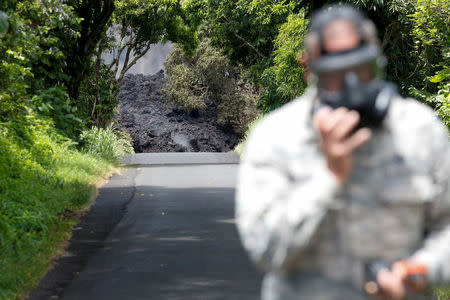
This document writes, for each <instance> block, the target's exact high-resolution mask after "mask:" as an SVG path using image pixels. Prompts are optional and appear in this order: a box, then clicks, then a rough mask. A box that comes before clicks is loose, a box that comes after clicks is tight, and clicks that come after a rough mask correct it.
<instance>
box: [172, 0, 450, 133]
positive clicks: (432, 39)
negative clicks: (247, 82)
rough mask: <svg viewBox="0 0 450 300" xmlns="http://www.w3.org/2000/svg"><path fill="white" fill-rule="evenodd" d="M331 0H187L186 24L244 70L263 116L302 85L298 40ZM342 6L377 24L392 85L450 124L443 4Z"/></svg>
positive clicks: (439, 0)
mask: <svg viewBox="0 0 450 300" xmlns="http://www.w3.org/2000/svg"><path fill="white" fill-rule="evenodd" d="M331 2H335V1H325V0H322V1H312V0H295V1H285V0H236V1H232V0H225V1H215V0H187V1H185V6H186V8H187V10H188V11H189V13H190V14H189V15H190V18H191V19H192V20H193V21H192V22H197V23H199V24H201V26H200V28H202V35H201V37H202V38H207V39H210V40H211V43H212V45H213V46H214V47H216V48H217V49H219V50H220V51H221V53H223V54H224V55H226V56H227V57H228V59H229V60H230V62H231V63H232V64H233V65H236V66H239V67H240V68H241V69H242V72H243V73H245V76H244V77H247V78H251V79H252V84H254V85H255V86H256V87H257V90H259V95H258V99H257V106H258V108H259V109H260V111H261V112H263V113H266V112H269V111H271V110H273V109H275V108H277V107H279V106H281V105H283V104H284V103H286V102H288V101H291V100H292V99H293V98H295V97H296V96H298V95H301V94H302V93H303V91H304V89H305V88H306V82H305V76H304V72H305V68H304V66H302V51H303V44H302V43H303V37H304V34H305V32H306V27H307V24H308V19H309V16H310V15H311V14H312V13H313V12H314V10H316V9H318V8H320V7H322V6H323V5H324V4H326V3H331ZM344 2H350V3H352V4H355V5H356V6H358V7H360V8H361V9H362V10H364V11H365V12H366V14H367V15H368V16H369V17H370V18H371V19H372V20H373V21H374V22H375V23H376V25H377V27H378V29H379V38H380V41H381V47H382V48H383V51H384V53H385V55H386V57H387V60H388V67H387V70H386V71H387V78H388V79H389V80H391V81H394V82H395V83H397V85H398V86H399V88H400V90H401V92H402V94H403V95H404V96H413V97H415V98H417V99H419V100H421V101H424V102H426V103H427V104H429V105H430V106H432V107H433V108H435V109H436V110H437V113H438V114H439V116H440V117H441V118H442V119H443V121H444V122H445V123H446V124H447V126H450V123H449V120H450V119H449V115H450V112H449V107H450V106H449V105H450V104H449V103H450V99H449V78H450V71H449V66H450V62H449V56H450V54H449V51H450V50H449V49H450V38H449V36H450V35H449V26H448V24H450V13H449V2H448V1H446V0H431V1H425V0H390V1H382V0H349V1H344ZM299 62H300V64H299ZM201 76H203V75H200V76H199V78H200V77H201ZM186 80H188V79H186ZM189 80H191V81H192V78H190V79H189ZM169 82H170V77H169ZM179 84H180V83H179ZM191 101H192V100H191Z"/></svg>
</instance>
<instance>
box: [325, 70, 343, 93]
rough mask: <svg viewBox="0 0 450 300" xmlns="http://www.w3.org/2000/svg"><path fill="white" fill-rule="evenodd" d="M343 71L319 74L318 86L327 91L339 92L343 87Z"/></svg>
mask: <svg viewBox="0 0 450 300" xmlns="http://www.w3.org/2000/svg"><path fill="white" fill-rule="evenodd" d="M344 75H345V72H342V71H335V72H326V73H322V74H320V75H319V86H320V88H322V89H324V90H327V91H329V92H339V91H341V90H342V89H343V88H344V80H345V77H344Z"/></svg>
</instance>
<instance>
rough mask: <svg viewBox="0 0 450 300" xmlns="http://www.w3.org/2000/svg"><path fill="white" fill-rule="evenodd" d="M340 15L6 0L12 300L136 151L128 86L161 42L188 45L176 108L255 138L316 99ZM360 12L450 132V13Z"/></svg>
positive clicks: (175, 2) (253, 3) (283, 7)
mask: <svg viewBox="0 0 450 300" xmlns="http://www.w3.org/2000/svg"><path fill="white" fill-rule="evenodd" d="M327 2H331V1H325V0H321V1H317V0H316V1H313V0H293V1H286V0H220V1H218V0H183V1H181V0H64V1H61V0H20V1H19V0H6V1H0V268H1V269H0V299H20V298H22V297H23V296H24V295H25V293H26V291H27V289H30V288H31V287H32V286H33V285H35V284H36V283H37V281H38V280H39V278H40V277H41V276H42V275H43V274H44V273H45V270H46V269H47V267H48V266H49V260H50V259H51V257H52V256H54V255H55V253H56V252H57V250H58V248H59V247H60V245H61V243H62V241H63V240H64V239H65V238H67V236H68V235H69V233H70V227H71V225H73V224H74V222H75V221H74V220H75V219H76V218H74V217H75V216H76V215H77V214H78V213H77V211H79V210H80V208H83V207H85V206H86V205H87V204H88V203H89V200H90V199H91V198H92V196H93V195H94V193H95V188H94V184H95V182H97V181H98V180H99V179H100V178H102V177H104V176H106V174H108V173H110V172H111V171H112V170H113V169H114V166H115V165H116V164H117V161H118V158H119V157H120V155H122V154H124V153H130V152H131V151H132V149H131V147H130V142H129V139H128V137H127V136H125V135H123V134H122V133H120V132H118V131H117V130H115V129H114V125H113V124H112V120H113V117H114V114H115V111H116V106H117V103H118V101H117V94H118V86H119V84H120V81H121V79H122V78H123V76H124V74H125V73H126V72H127V70H128V69H129V68H130V67H131V66H133V65H134V64H135V63H136V62H137V61H138V59H139V58H140V57H142V56H143V55H145V53H147V51H148V50H149V49H150V47H151V44H152V43H156V42H165V41H172V42H176V43H177V46H176V47H175V48H174V51H173V52H172V53H171V55H170V56H169V58H168V60H167V62H166V67H167V73H168V76H169V78H168V87H167V92H168V94H169V97H170V98H171V99H172V101H174V102H175V103H177V104H180V105H182V106H184V107H185V108H186V109H187V110H201V109H202V107H204V106H205V105H207V104H208V103H214V104H215V105H217V107H218V112H219V123H220V124H221V125H223V126H224V127H229V128H231V129H232V130H234V131H235V132H237V133H239V134H240V135H242V136H245V134H244V133H245V130H246V128H247V126H248V124H250V123H251V121H252V120H253V119H255V118H257V117H258V115H260V114H261V113H267V112H269V111H271V110H273V109H275V108H277V107H279V106H281V105H283V104H284V103H286V102H288V101H291V100H292V99H293V98H295V97H296V96H297V95H300V94H302V93H303V91H304V89H305V88H306V83H305V80H304V78H305V69H304V67H303V66H302V64H301V62H302V51H303V44H302V41H303V36H304V34H305V31H306V26H307V24H308V19H309V16H310V15H311V13H312V12H313V11H314V10H316V9H318V8H320V7H321V6H323V5H324V4H325V3H327ZM349 2H351V3H354V4H355V5H357V6H359V7H361V8H362V9H363V10H364V11H366V13H367V14H368V15H369V16H370V17H371V18H372V19H373V20H374V21H375V23H376V24H377V26H378V28H379V29H380V30H379V37H380V40H381V42H382V48H383V50H384V51H385V53H386V57H387V59H388V62H389V64H388V68H387V78H388V79H390V80H392V81H394V82H396V83H397V84H398V85H399V87H400V88H401V91H402V93H403V94H404V95H409V96H413V97H415V98H418V99H419V100H421V101H423V102H425V103H427V104H429V105H430V106H432V107H433V108H435V109H436V112H437V114H438V115H439V116H440V117H441V118H442V119H443V121H444V122H445V123H446V124H447V126H449V127H450V34H449V33H450V32H449V31H450V29H449V28H450V27H449V26H448V24H450V17H449V11H450V7H449V6H450V4H449V2H448V1H447V0H389V1H383V0H351V1H349ZM106 51H109V52H111V53H113V60H112V62H111V63H109V64H105V62H104V61H103V60H102V58H101V54H102V53H104V52H106ZM119 57H123V58H124V62H123V64H120V63H119ZM299 61H300V64H299ZM255 104H256V107H255ZM256 108H257V109H258V110H257V109H256Z"/></svg>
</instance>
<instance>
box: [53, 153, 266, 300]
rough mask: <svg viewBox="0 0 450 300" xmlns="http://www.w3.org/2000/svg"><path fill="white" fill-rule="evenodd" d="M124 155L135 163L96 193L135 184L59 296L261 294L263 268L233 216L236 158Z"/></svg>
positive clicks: (117, 193)
mask: <svg viewBox="0 0 450 300" xmlns="http://www.w3.org/2000/svg"><path fill="white" fill-rule="evenodd" d="M123 161H124V163H126V164H129V165H132V167H131V168H130V169H129V170H128V171H127V172H126V173H125V174H123V175H121V176H114V177H113V178H112V179H111V181H110V182H109V183H108V184H107V185H106V186H104V187H103V188H102V190H101V191H100V194H103V195H109V196H108V197H110V198H111V199H110V200H109V201H116V202H117V201H118V200H117V199H114V198H120V197H125V196H126V195H127V193H129V186H128V187H127V186H126V185H127V184H124V182H125V181H124V179H123V178H126V177H127V176H128V177H127V178H128V181H126V182H128V185H130V184H132V185H134V190H133V192H132V197H131V201H129V202H128V204H127V206H126V212H125V214H124V215H123V217H122V219H121V220H120V221H119V223H118V224H117V225H116V226H115V227H114V229H113V230H112V231H111V232H110V233H109V235H108V237H107V238H106V240H105V241H104V244H103V246H102V247H101V248H100V249H99V250H98V251H96V253H95V254H93V255H92V256H91V257H90V258H89V259H88V261H87V264H86V266H85V267H84V269H83V270H82V271H81V272H80V273H79V274H78V275H77V276H75V278H74V279H73V280H72V282H71V283H70V284H69V285H68V286H67V288H65V290H64V292H63V293H62V295H61V297H58V299H63V300H80V299H83V300H89V299H93V300H94V299H95V300H102V299H104V300H115V299H121V300H123V299H129V300H138V299H139V300H140V299H156V300H164V299H170V300H176V299H184V300H189V299H196V300H198V299H258V298H259V290H260V284H261V274H260V273H259V272H258V271H256V270H255V268H254V267H253V265H252V264H251V263H250V261H249V259H248V258H247V255H246V254H245V253H244V250H243V249H242V246H241V243H240V240H239V237H238V235H237V231H236V228H235V224H234V219H233V218H234V192H235V184H236V175H237V168H238V165H237V159H236V157H235V156H234V155H230V154H220V153H219V154H212V153H203V154H202V153H184V154H176V153H172V154H139V155H134V156H129V157H126V158H125V159H124V160H123ZM130 174H132V175H130ZM130 176H131V177H132V180H129V179H130ZM126 188H128V190H127V191H128V192H124V189H126ZM129 196H130V195H128V197H129ZM119 202H120V201H119Z"/></svg>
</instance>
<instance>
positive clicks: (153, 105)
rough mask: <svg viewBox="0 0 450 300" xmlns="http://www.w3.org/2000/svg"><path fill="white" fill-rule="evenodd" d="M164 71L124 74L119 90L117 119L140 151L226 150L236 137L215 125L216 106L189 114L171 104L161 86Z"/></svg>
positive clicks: (163, 82)
mask: <svg viewBox="0 0 450 300" xmlns="http://www.w3.org/2000/svg"><path fill="white" fill-rule="evenodd" d="M165 83H166V80H165V78H164V72H163V71H162V70H161V71H160V72H158V73H156V74H154V75H148V76H145V75H142V74H137V75H126V76H125V77H124V79H123V81H122V84H121V87H120V93H119V96H118V98H119V101H120V104H119V111H120V113H119V114H118V115H117V116H116V121H117V123H118V124H119V127H120V129H121V130H123V131H125V132H127V133H128V134H130V136H131V138H132V139H133V147H134V150H135V151H136V153H140V152H227V151H230V150H232V149H233V148H234V147H235V146H236V145H237V143H238V140H239V138H238V136H237V135H236V134H235V133H234V132H230V130H229V129H227V128H223V127H221V126H220V125H219V124H217V108H216V106H215V105H214V104H212V103H210V104H208V105H207V108H206V109H205V110H204V111H201V112H200V113H194V114H188V113H186V112H185V111H184V110H183V109H181V108H180V107H176V106H174V105H173V104H171V103H170V102H169V101H168V99H167V96H166V95H165V94H164V93H163V91H162V89H163V87H164V85H165Z"/></svg>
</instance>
